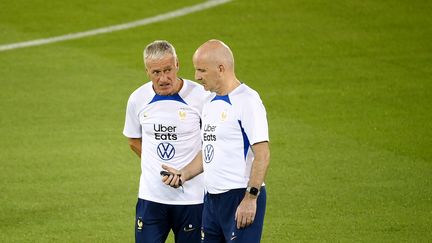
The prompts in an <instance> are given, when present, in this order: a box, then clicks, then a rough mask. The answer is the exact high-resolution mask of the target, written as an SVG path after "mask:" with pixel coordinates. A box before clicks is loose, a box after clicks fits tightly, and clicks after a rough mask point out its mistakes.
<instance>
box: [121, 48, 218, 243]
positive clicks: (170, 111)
mask: <svg viewBox="0 0 432 243" xmlns="http://www.w3.org/2000/svg"><path fill="white" fill-rule="evenodd" d="M144 64H145V70H146V72H147V75H148V77H149V78H150V80H151V81H150V82H147V83H145V84H144V85H142V86H141V87H139V88H138V89H137V90H135V91H134V92H133V93H132V94H131V96H130V98H129V100H128V104H127V109H126V121H125V126H124V130H123V134H124V135H125V136H126V137H127V138H128V142H129V145H130V147H131V149H132V150H133V151H134V152H135V153H136V154H137V155H138V156H139V157H140V158H141V177H140V184H139V192H138V202H137V205H136V224H135V241H136V242H145V243H162V242H165V240H166V238H167V236H168V233H169V231H170V230H172V231H173V233H174V236H175V242H178V243H182V242H184V243H193V242H200V230H201V218H202V205H203V204H202V203H203V196H204V186H203V178H202V176H196V177H195V178H193V179H191V180H190V181H188V183H187V184H185V185H182V187H178V188H173V187H168V186H166V185H165V184H164V183H163V182H162V180H161V179H165V178H164V177H166V178H171V177H172V176H164V177H162V178H161V169H162V168H161V166H162V164H165V165H169V166H170V167H173V168H178V169H180V168H182V167H184V166H185V165H186V164H188V163H189V162H191V161H192V160H194V158H195V157H197V158H201V156H200V151H201V139H200V122H201V111H202V106H203V104H204V102H205V101H206V99H207V98H209V95H210V93H209V92H206V91H205V90H204V89H203V87H202V86H201V85H199V84H197V83H194V82H192V81H190V80H186V79H182V78H179V77H177V72H178V70H179V62H178V59H177V55H176V52H175V49H174V47H173V46H172V45H171V44H170V43H169V42H167V41H154V42H152V43H150V44H149V45H148V46H147V47H146V48H145V50H144ZM198 154H199V156H197V155H198ZM195 159H196V158H195ZM178 180H180V179H179V178H177V181H176V183H178V182H179V181H178Z"/></svg>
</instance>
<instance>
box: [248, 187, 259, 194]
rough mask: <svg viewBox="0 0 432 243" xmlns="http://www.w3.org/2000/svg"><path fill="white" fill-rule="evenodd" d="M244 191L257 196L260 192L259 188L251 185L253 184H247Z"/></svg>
mask: <svg viewBox="0 0 432 243" xmlns="http://www.w3.org/2000/svg"><path fill="white" fill-rule="evenodd" d="M246 191H247V192H249V194H251V195H254V196H258V195H259V193H260V190H259V189H258V188H256V187H253V186H248V187H247V188H246Z"/></svg>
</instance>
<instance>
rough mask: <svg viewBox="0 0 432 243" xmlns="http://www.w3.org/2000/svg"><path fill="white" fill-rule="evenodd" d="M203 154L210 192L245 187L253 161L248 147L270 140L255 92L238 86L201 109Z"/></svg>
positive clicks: (246, 87)
mask: <svg viewBox="0 0 432 243" xmlns="http://www.w3.org/2000/svg"><path fill="white" fill-rule="evenodd" d="M202 117H203V118H202V119H203V127H202V130H201V136H202V140H203V146H202V153H203V164H204V179H205V185H206V189H207V190H208V192H209V193H212V194H218V193H223V192H226V191H228V190H231V189H237V188H246V187H247V183H248V181H249V176H250V172H251V168H252V161H253V158H254V155H253V152H252V150H251V147H250V146H251V145H253V144H255V143H258V142H263V141H269V136H268V125H267V117H266V111H265V108H264V105H263V104H262V101H261V98H260V97H259V95H258V93H257V92H256V91H255V90H253V89H251V88H249V87H248V86H247V85H245V84H241V85H240V86H238V87H237V88H236V89H234V90H233V91H232V92H231V93H229V94H228V95H225V96H217V95H216V96H214V95H213V99H211V101H209V102H208V103H206V104H205V105H204V108H203V116H202Z"/></svg>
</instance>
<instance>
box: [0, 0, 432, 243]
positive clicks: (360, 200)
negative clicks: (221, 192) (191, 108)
mask: <svg viewBox="0 0 432 243" xmlns="http://www.w3.org/2000/svg"><path fill="white" fill-rule="evenodd" d="M203 1H204V0H202V1H199V0H182V1H168V0H158V1H153V0H123V1H113V0H109V1H95V0H85V1H84V0H72V1H54V0H44V1H41V0H32V1H24V0H17V1H3V2H2V3H1V6H0V45H5V44H9V43H15V42H21V41H27V40H33V39H39V38H47V37H52V36H57V35H63V34H67V33H73V32H80V31H86V30H89V29H94V28H100V27H105V26H109V25H115V24H120V23H124V22H129V21H133V20H137V19H142V18H145V17H150V16H154V15H157V14H160V13H164V12H169V11H172V10H175V9H179V8H181V7H184V6H190V5H194V4H197V3H200V2H203ZM431 9H432V3H431V1H426V0H412V1H398V0H383V1H372V0H363V1H360V0H352V1H341V0H335V1H322V0H311V1H294V0H286V1H284V0H279V1H263V0H234V1H232V2H230V3H227V4H224V5H221V6H218V7H215V8H212V9H208V10H205V11H202V12H197V13H194V14H191V15H187V16H183V17H180V18H176V19H171V20H168V21H164V22H159V23H154V24H151V25H147V26H142V27H138V28H134V29H129V30H124V31H119V32H114V33H110V34H104V35H98V36H93V37H88V38H84V39H79V40H71V41H65V42H59V43H54V44H49V45H44V46H36V47H28V48H23V49H16V50H10V51H5V52H0V242H132V241H133V234H134V231H133V230H134V229H133V224H134V206H135V202H136V196H137V190H138V179H139V170H140V167H139V161H138V159H137V157H136V156H135V155H134V154H133V153H132V152H131V151H130V149H129V148H128V146H127V143H126V139H125V138H124V137H123V135H122V128H123V122H124V113H125V106H126V101H127V98H128V96H129V94H130V93H131V92H132V91H133V90H134V89H135V88H137V87H138V86H140V85H141V84H142V83H143V82H145V81H146V80H147V77H146V76H145V73H144V70H143V64H142V50H143V48H144V46H145V45H146V44H147V43H149V42H151V41H153V40H155V39H167V40H169V41H170V42H172V43H173V44H174V45H175V47H176V48H177V52H178V55H179V59H180V75H181V76H182V77H185V78H190V79H193V73H194V71H193V66H192V62H191V58H192V54H193V52H194V51H195V49H196V48H197V47H198V46H199V45H200V44H201V43H203V42H204V41H206V40H208V39H211V38H218V39H221V40H223V41H225V42H226V43H227V44H228V45H230V46H231V48H232V50H233V52H234V54H235V58H236V70H237V75H238V77H239V78H240V79H241V80H242V81H243V82H245V83H246V84H248V85H249V86H251V87H253V88H254V89H256V90H257V91H258V92H259V93H260V95H261V98H262V100H263V102H264V104H265V106H266V108H267V112H268V120H269V127H270V139H271V152H272V157H271V165H270V169H269V171H268V175H267V180H266V184H267V190H268V204H267V213H266V218H265V226H264V234H263V239H262V242H264V243H267V242H430V241H432V233H431V232H432V230H431V229H432V122H431V121H432V108H431V107H432V65H431V64H432V28H431V26H432V17H431V14H430V13H431ZM168 242H173V240H172V236H170V238H169V241H168Z"/></svg>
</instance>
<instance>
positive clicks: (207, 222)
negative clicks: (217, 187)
mask: <svg viewBox="0 0 432 243" xmlns="http://www.w3.org/2000/svg"><path fill="white" fill-rule="evenodd" d="M215 201H216V200H215V199H214V198H213V199H212V198H211V196H209V195H208V194H207V195H206V196H205V197H204V208H203V213H202V229H201V240H202V242H203V243H224V242H225V239H224V237H223V233H222V229H221V228H220V224H219V223H218V221H219V214H218V212H217V208H215V206H216V205H215V204H214V202H215Z"/></svg>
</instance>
